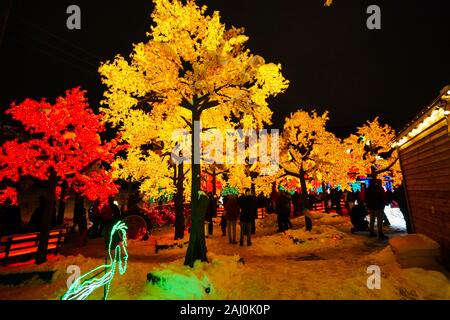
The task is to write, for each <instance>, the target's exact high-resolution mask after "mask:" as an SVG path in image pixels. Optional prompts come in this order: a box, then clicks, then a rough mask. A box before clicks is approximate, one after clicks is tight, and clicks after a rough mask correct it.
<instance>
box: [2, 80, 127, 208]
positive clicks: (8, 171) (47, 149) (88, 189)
mask: <svg viewBox="0 0 450 320" xmlns="http://www.w3.org/2000/svg"><path fill="white" fill-rule="evenodd" d="M85 94H86V91H83V90H81V89H80V88H75V89H71V90H68V91H66V94H65V96H63V97H58V98H57V99H56V102H55V103H54V104H51V103H49V102H47V101H46V100H45V99H43V100H41V101H36V100H32V99H26V100H25V101H23V102H22V103H20V104H18V105H16V104H15V103H13V104H12V105H11V107H10V108H9V109H8V110H7V111H6V114H8V115H10V116H11V117H12V118H13V119H14V120H16V121H19V122H20V123H21V124H22V125H23V127H24V129H25V130H26V131H27V133H28V136H29V138H28V139H25V140H23V141H22V140H20V141H19V140H18V139H16V140H13V141H7V142H6V143H4V144H3V145H2V146H1V147H0V182H2V184H5V185H8V184H10V185H11V183H13V184H14V183H17V182H19V179H20V177H23V176H32V177H34V178H37V179H39V180H48V179H49V177H50V172H51V171H52V170H53V171H54V172H55V174H56V178H57V181H58V182H59V183H61V182H62V181H67V183H68V185H69V187H70V188H72V189H73V190H75V191H76V192H79V193H81V194H83V195H85V196H86V197H87V198H89V199H90V200H94V199H96V198H100V199H102V200H106V199H107V198H108V196H109V195H113V194H115V193H117V191H118V190H117V187H116V186H115V184H114V182H113V179H112V177H111V175H110V173H109V172H107V171H106V170H104V169H103V168H102V166H101V163H111V162H112V161H113V160H114V156H115V154H116V152H117V151H119V150H120V149H121V148H123V147H121V146H118V144H117V140H116V139H113V140H112V141H110V142H106V143H103V142H101V139H100V136H99V134H100V133H101V132H103V131H104V130H105V129H104V126H103V124H102V122H101V120H100V119H101V116H100V115H95V114H94V113H93V111H92V110H91V109H89V105H88V102H87V99H86V97H85ZM8 198H9V199H11V200H12V201H13V202H15V201H16V194H15V192H14V189H13V188H12V187H8V188H6V189H3V190H0V202H4V201H5V200H6V199H8Z"/></svg>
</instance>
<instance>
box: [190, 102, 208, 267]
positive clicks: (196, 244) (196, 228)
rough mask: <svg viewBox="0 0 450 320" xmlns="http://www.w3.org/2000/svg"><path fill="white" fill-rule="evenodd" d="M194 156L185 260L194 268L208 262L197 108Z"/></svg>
mask: <svg viewBox="0 0 450 320" xmlns="http://www.w3.org/2000/svg"><path fill="white" fill-rule="evenodd" d="M191 141H192V154H191V163H192V168H191V171H192V172H191V174H192V187H191V220H192V225H191V233H190V235H189V246H188V249H187V251H186V257H185V260H184V264H185V265H189V266H191V267H193V266H194V262H195V261H196V260H200V261H206V262H207V261H208V259H207V257H206V240H205V213H206V212H202V211H203V206H201V201H200V197H199V194H198V192H199V191H200V186H201V181H200V175H201V167H200V156H201V151H200V113H199V112H198V111H197V107H196V106H195V105H194V106H193V111H192V135H191Z"/></svg>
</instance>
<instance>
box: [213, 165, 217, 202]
mask: <svg viewBox="0 0 450 320" xmlns="http://www.w3.org/2000/svg"><path fill="white" fill-rule="evenodd" d="M216 182H217V176H216V166H215V165H213V174H212V194H213V196H215V195H216V192H217V187H216Z"/></svg>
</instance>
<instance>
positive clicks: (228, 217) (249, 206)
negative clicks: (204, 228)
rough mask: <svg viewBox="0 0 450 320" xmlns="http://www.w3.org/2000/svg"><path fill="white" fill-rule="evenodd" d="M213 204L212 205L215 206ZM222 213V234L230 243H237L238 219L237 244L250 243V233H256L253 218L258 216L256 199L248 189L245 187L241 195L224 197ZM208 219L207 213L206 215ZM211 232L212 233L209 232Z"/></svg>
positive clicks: (249, 244) (248, 244)
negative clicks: (239, 228) (239, 230)
mask: <svg viewBox="0 0 450 320" xmlns="http://www.w3.org/2000/svg"><path fill="white" fill-rule="evenodd" d="M216 205H217V202H216V204H213V206H216ZM223 206H224V214H223V216H222V221H221V227H222V235H223V236H226V235H228V241H229V243H230V244H237V243H238V242H237V240H236V228H237V223H238V220H239V222H240V227H241V233H240V237H239V244H240V245H241V246H243V245H244V243H247V246H251V245H252V234H255V233H256V225H255V220H256V218H257V217H258V200H257V197H256V196H255V195H254V194H253V193H252V191H251V190H250V189H246V190H245V193H244V194H243V195H241V196H239V197H238V196H237V195H228V196H226V197H225V198H224V204H223ZM207 220H208V215H207ZM210 234H212V233H210Z"/></svg>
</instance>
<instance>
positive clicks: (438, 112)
mask: <svg viewBox="0 0 450 320" xmlns="http://www.w3.org/2000/svg"><path fill="white" fill-rule="evenodd" d="M449 113H450V112H449V110H445V109H444V108H437V109H434V110H433V112H431V114H430V115H429V116H428V117H427V118H425V119H424V120H423V121H422V122H421V123H420V124H419V125H418V126H417V127H415V128H414V129H412V130H411V131H409V132H408V134H406V135H405V136H404V137H403V138H401V139H400V140H398V141H396V142H394V143H393V144H392V147H393V148H397V147H400V146H402V145H404V144H405V143H406V142H408V141H409V140H411V139H412V138H414V137H416V136H417V135H419V134H420V133H422V132H423V131H424V130H426V129H428V128H429V127H431V126H432V125H433V124H435V123H436V122H438V121H440V120H441V119H442V118H444V117H448V116H449Z"/></svg>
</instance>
